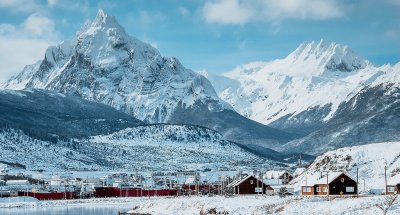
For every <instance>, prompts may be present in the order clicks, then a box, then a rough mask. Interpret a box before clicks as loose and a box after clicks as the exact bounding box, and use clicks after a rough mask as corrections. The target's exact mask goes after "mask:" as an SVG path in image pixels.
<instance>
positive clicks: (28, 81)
mask: <svg viewBox="0 0 400 215" xmlns="http://www.w3.org/2000/svg"><path fill="white" fill-rule="evenodd" d="M2 87H3V88H5V89H14V90H21V89H31V88H36V89H45V90H50V91H55V92H59V93H63V94H66V95H74V96H79V97H81V98H83V99H87V100H90V101H95V102H100V103H103V104H106V105H109V106H111V107H113V108H115V109H117V110H121V111H123V112H125V113H127V114H130V115H132V116H134V117H135V118H137V119H139V120H141V121H143V122H144V123H173V124H194V125H200V126H205V127H208V128H210V129H213V130H216V131H218V132H220V133H221V134H223V136H224V137H225V138H227V139H228V140H231V141H235V142H238V143H241V144H244V145H249V146H250V147H253V148H254V147H257V148H260V147H261V148H266V150H268V148H269V147H271V146H280V145H282V144H283V143H286V142H288V141H289V140H293V139H294V138H295V137H296V135H293V134H291V133H289V132H285V131H281V130H279V129H275V128H271V127H269V126H267V125H263V124H261V123H257V122H254V121H252V120H250V119H248V118H245V117H243V116H241V115H240V114H238V113H237V112H236V111H234V110H233V109H232V107H231V106H230V105H229V104H227V103H226V102H224V101H223V100H221V99H220V98H219V97H218V95H217V94H216V93H215V90H214V88H213V86H212V85H211V83H210V82H209V81H208V80H207V79H206V78H205V77H204V76H202V75H199V74H197V73H196V72H193V71H191V70H189V69H186V68H185V67H184V66H182V65H181V63H180V62H179V61H178V59H176V58H168V57H162V56H161V54H160V53H159V52H158V50H156V49H155V48H154V47H152V46H151V45H149V44H146V43H143V42H141V41H139V40H138V39H136V38H134V37H131V36H129V35H127V34H126V32H125V30H124V29H123V28H122V27H121V26H120V25H119V24H118V22H117V20H116V19H115V17H113V16H110V15H107V14H105V13H104V11H103V10H100V11H99V12H98V14H97V16H96V18H95V19H94V20H93V21H92V22H90V23H88V24H86V25H85V26H84V27H83V28H82V29H81V30H80V31H79V32H78V33H77V34H76V37H74V38H72V39H71V40H68V41H64V42H63V43H61V44H60V45H58V46H54V47H49V48H48V49H47V51H46V53H45V56H44V59H43V60H41V61H38V62H37V63H36V64H34V65H30V66H26V67H25V68H24V70H23V71H22V72H21V73H20V74H19V75H17V76H15V77H12V78H11V79H10V80H8V81H7V82H6V83H4V84H3V85H2Z"/></svg>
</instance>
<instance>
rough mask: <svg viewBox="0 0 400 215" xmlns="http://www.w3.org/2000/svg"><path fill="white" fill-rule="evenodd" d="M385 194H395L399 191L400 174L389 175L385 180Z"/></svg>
mask: <svg viewBox="0 0 400 215" xmlns="http://www.w3.org/2000/svg"><path fill="white" fill-rule="evenodd" d="M386 192H387V193H386V194H395V193H399V192H400V174H397V175H395V176H392V177H390V178H389V179H388V180H387V187H386Z"/></svg>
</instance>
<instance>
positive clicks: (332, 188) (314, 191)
mask: <svg viewBox="0 0 400 215" xmlns="http://www.w3.org/2000/svg"><path fill="white" fill-rule="evenodd" d="M306 178H307V179H306V181H303V184H302V185H301V194H302V195H355V194H357V191H358V189H357V182H356V181H355V180H354V179H353V178H352V177H350V176H349V175H348V174H346V173H343V172H329V173H328V174H325V175H322V174H319V176H318V174H314V175H313V176H308V175H307V176H306Z"/></svg>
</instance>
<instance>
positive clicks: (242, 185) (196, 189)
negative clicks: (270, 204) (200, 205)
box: [0, 168, 400, 199]
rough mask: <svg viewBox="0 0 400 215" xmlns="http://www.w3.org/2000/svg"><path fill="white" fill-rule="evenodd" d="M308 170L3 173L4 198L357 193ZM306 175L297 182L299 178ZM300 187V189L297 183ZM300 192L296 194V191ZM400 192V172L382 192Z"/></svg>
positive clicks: (347, 180) (344, 179) (350, 182)
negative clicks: (98, 174)
mask: <svg viewBox="0 0 400 215" xmlns="http://www.w3.org/2000/svg"><path fill="white" fill-rule="evenodd" d="M303 172H305V169H304V168H298V169H296V170H295V171H294V172H293V173H291V172H289V171H286V170H271V171H266V172H263V173H260V172H252V173H247V174H243V173H242V172H240V173H237V174H231V175H220V176H218V177H216V178H213V179H211V178H207V177H205V176H204V175H202V174H200V173H199V172H192V171H189V172H176V173H168V174H164V173H151V174H144V173H143V174H138V173H135V174H128V173H112V174H108V175H105V176H101V177H92V178H89V177H87V178H84V179H82V178H71V177H60V176H55V175H53V176H49V177H45V176H43V175H42V174H41V173H38V174H36V175H34V176H31V175H24V174H22V173H18V174H14V175H12V174H9V173H8V172H5V171H2V172H1V173H0V197H12V196H31V197H35V198H38V199H70V198H90V197H93V196H94V197H139V196H174V195H247V194H250V195H254V194H259V195H260V194H261V195H270V196H272V195H279V196H281V195H284V196H287V195H303V196H329V195H339V196H342V195H351V196H354V195H357V194H358V193H359V189H358V181H357V179H355V178H354V177H352V176H351V175H349V174H348V173H344V172H324V173H320V174H318V173H317V174H313V175H308V174H306V173H303ZM300 176H301V177H302V180H301V181H300V180H297V181H296V183H293V180H294V179H295V178H296V177H300ZM295 185H296V186H297V187H296V188H297V189H296V192H295V189H294V186H295ZM298 188H300V191H299V192H297V190H299V189H298ZM399 191H400V174H399V175H396V176H393V177H390V178H388V180H387V186H386V190H385V191H384V192H381V193H379V194H382V193H386V194H393V193H397V192H399Z"/></svg>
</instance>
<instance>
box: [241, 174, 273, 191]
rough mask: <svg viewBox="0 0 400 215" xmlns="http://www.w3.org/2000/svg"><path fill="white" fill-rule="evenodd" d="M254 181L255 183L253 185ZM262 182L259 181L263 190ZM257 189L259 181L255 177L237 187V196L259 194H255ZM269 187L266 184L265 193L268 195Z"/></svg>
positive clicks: (259, 185)
mask: <svg viewBox="0 0 400 215" xmlns="http://www.w3.org/2000/svg"><path fill="white" fill-rule="evenodd" d="M251 181H253V183H251ZM262 186H263V185H262V182H261V181H258V187H259V188H262ZM256 187H257V179H256V178H254V177H250V178H248V179H247V180H245V181H243V182H242V183H241V184H239V185H238V186H236V187H235V193H236V194H257V193H256V192H255V190H256ZM267 187H268V185H266V184H264V189H263V193H266V190H267Z"/></svg>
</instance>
